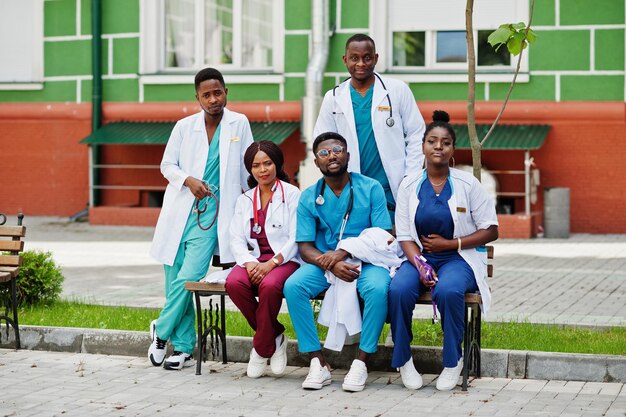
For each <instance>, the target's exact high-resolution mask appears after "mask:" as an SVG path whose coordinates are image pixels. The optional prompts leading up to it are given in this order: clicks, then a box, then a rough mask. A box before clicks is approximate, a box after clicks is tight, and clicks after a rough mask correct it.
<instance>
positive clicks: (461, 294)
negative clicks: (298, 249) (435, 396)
mask: <svg viewBox="0 0 626 417" xmlns="http://www.w3.org/2000/svg"><path fill="white" fill-rule="evenodd" d="M449 121H450V117H449V116H448V113H446V112H444V111H435V112H434V114H433V121H432V123H430V124H429V125H428V126H427V127H426V131H425V133H424V138H423V140H422V149H423V151H424V156H425V158H426V169H424V170H422V171H420V172H417V173H414V174H412V175H409V176H407V177H406V178H404V180H403V181H402V183H401V184H400V189H399V190H398V201H397V205H396V233H397V238H398V241H399V242H400V245H401V246H402V250H403V251H404V253H405V254H406V256H407V258H408V260H407V261H405V262H404V263H403V264H402V266H401V267H400V269H399V270H398V272H397V273H396V275H395V277H394V278H393V280H391V287H390V288H389V318H390V321H391V331H392V334H393V341H394V348H393V356H392V362H391V366H393V367H395V368H399V370H400V375H401V377H402V382H403V384H404V385H405V386H406V387H407V388H409V389H419V388H420V387H421V386H422V377H421V375H420V374H419V373H418V372H417V370H416V369H415V365H414V364H413V358H412V356H411V340H412V339H413V334H412V332H411V322H412V316H413V309H414V308H415V301H416V300H417V298H418V297H419V296H420V294H422V293H423V292H425V291H432V295H433V300H434V301H435V302H436V304H437V308H438V310H439V313H440V314H441V324H442V328H443V366H444V369H443V371H442V372H441V375H440V376H439V378H437V389H438V390H441V391H448V390H451V389H453V388H454V387H455V386H456V384H457V382H458V379H459V376H460V374H461V370H462V369H463V357H462V350H461V342H462V340H463V328H464V324H465V323H464V321H465V310H464V309H465V293H467V292H474V291H477V290H479V291H480V293H481V296H482V300H483V306H482V307H483V311H484V312H485V313H486V312H487V311H488V310H489V306H490V304H491V294H490V292H489V287H488V286H487V281H486V277H487V252H486V250H485V246H484V245H485V244H486V243H488V242H491V241H493V240H496V239H497V238H498V220H497V217H496V210H495V205H494V203H493V200H492V199H491V198H490V197H489V195H488V194H487V192H486V191H485V190H484V189H483V187H482V185H481V184H480V182H479V181H478V180H477V179H476V178H474V177H473V176H472V175H471V174H469V173H466V172H463V171H459V170H457V169H454V168H451V167H450V166H449V162H450V158H452V155H453V153H454V145H455V142H456V135H455V133H454V129H453V128H452V126H450V124H449ZM416 256H417V257H419V256H423V257H424V258H425V259H426V261H427V262H428V264H429V265H430V266H432V268H433V270H434V273H433V277H434V279H433V280H430V281H429V280H426V279H424V278H421V277H420V273H419V272H418V269H417V268H420V269H421V270H422V272H424V271H423V268H422V267H421V266H419V265H417V264H416V261H415V257H416Z"/></svg>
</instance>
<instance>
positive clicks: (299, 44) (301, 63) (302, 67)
mask: <svg viewBox="0 0 626 417" xmlns="http://www.w3.org/2000/svg"><path fill="white" fill-rule="evenodd" d="M308 62H309V37H308V36H307V35H287V36H285V72H305V71H306V67H307V64H308Z"/></svg>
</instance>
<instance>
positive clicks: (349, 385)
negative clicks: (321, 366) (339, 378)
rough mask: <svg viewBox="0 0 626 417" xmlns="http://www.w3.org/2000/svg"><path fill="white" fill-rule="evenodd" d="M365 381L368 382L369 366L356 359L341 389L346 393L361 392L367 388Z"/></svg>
mask: <svg viewBox="0 0 626 417" xmlns="http://www.w3.org/2000/svg"><path fill="white" fill-rule="evenodd" d="M365 381H367V366H366V365H365V362H363V361H361V360H358V359H355V360H353V361H352V366H350V371H348V373H347V374H346V377H345V378H344V379H343V385H342V386H341V387H342V388H343V390H344V391H351V392H359V391H363V388H365Z"/></svg>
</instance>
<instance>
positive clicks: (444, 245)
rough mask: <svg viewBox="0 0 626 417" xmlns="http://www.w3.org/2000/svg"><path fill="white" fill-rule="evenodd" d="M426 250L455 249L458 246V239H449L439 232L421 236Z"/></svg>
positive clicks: (441, 250)
mask: <svg viewBox="0 0 626 417" xmlns="http://www.w3.org/2000/svg"><path fill="white" fill-rule="evenodd" d="M420 242H422V248H424V252H443V251H444V250H455V249H456V248H457V240H456V239H453V240H448V239H446V238H444V237H443V236H440V235H438V234H434V233H433V234H430V235H428V236H424V235H422V236H421V237H420Z"/></svg>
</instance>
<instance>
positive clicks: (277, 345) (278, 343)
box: [275, 334, 283, 350]
mask: <svg viewBox="0 0 626 417" xmlns="http://www.w3.org/2000/svg"><path fill="white" fill-rule="evenodd" d="M275 340H276V350H278V348H279V347H280V345H282V344H283V335H282V334H279V335H278V336H276V339H275Z"/></svg>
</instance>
